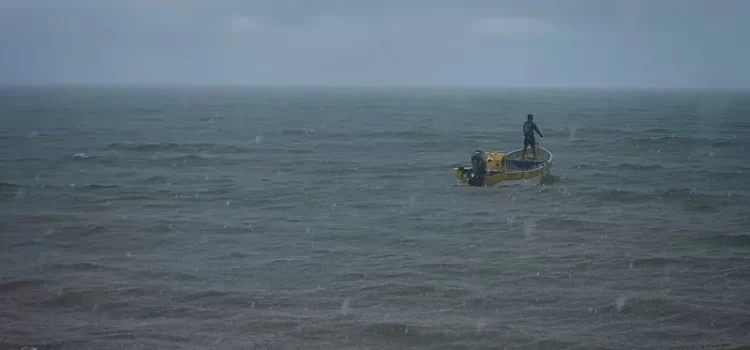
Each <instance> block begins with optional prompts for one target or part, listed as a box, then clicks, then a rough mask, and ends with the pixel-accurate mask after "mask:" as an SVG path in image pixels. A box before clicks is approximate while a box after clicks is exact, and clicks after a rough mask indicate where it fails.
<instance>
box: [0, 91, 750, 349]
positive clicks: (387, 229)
mask: <svg viewBox="0 0 750 350" xmlns="http://www.w3.org/2000/svg"><path fill="white" fill-rule="evenodd" d="M527 113H534V114H535V116H536V121H537V123H538V125H539V127H540V129H541V131H542V133H543V134H544V136H545V137H544V138H543V139H538V141H539V142H540V145H541V146H542V147H546V148H548V149H549V150H550V151H552V152H553V153H554V154H555V161H554V165H553V172H554V174H555V175H557V176H558V177H559V180H558V182H556V183H553V184H551V185H546V186H542V185H539V184H538V183H537V182H536V181H528V182H520V183H515V182H514V183H507V184H504V185H500V186H494V187H487V188H474V187H468V186H465V185H458V184H457V183H456V180H455V179H454V178H453V175H452V172H451V168H452V167H454V166H457V165H468V164H469V158H470V156H471V153H472V152H473V151H474V150H475V149H484V150H501V151H510V150H512V149H516V148H518V147H520V146H522V144H523V143H522V139H521V124H522V123H523V121H524V120H525V115H526V114H527ZM749 113H750V95H749V94H748V93H747V92H742V91H697V90H696V91H670V90H651V91H636V90H628V91H624V90H623V91H618V90H606V91H594V90H519V89H494V90H493V89H260V88H257V89H253V88H154V87H151V88H84V87H79V88H63V87H54V88H52V87H51V88H41V87H37V88H5V89H2V90H0V115H2V116H3V120H4V127H3V128H2V130H0V169H2V171H1V172H0V177H1V178H0V203H2V208H3V210H2V211H0V228H1V231H2V232H3V233H2V244H0V247H1V248H0V249H1V254H0V264H2V266H3V268H2V273H1V275H0V323H1V324H3V331H2V338H0V348H9V349H20V348H21V347H24V346H35V347H37V348H38V349H63V348H64V349H104V348H106V349H120V348H122V349H125V348H136V349H155V348H159V349H208V348H216V349H219V348H221V349H248V348H249V349H253V348H255V349H267V348H268V349H295V348H299V349H337V348H347V349H356V348H360V349H362V348H388V349H400V348H404V349H405V348H409V349H448V348H450V349H453V348H458V349H469V348H497V347H499V348H503V347H506V348H509V349H510V348H521V349H558V348H569V349H584V348H585V349H590V348H596V349H621V348H634V349H664V348H672V349H675V348H684V349H689V348H696V347H709V348H738V347H740V346H743V345H744V346H747V345H748V344H750V334H748V329H749V328H750V327H749V324H748V319H750V305H748V297H747V293H746V291H747V290H748V288H749V287H750V284H749V282H748V280H747V276H748V275H750V253H748V248H749V247H750V233H748V227H750V226H749V225H748V224H749V221H750V218H749V214H748V211H747V208H748V204H750V203H749V201H748V198H749V196H750V192H748V190H747V178H748V177H747V173H748V172H750V167H748V166H747V165H746V163H747V161H748V160H750V159H748V156H747V153H746V150H747V149H748V137H749V136H750V135H749V133H750V122H748V120H747V115H748V114H749Z"/></svg>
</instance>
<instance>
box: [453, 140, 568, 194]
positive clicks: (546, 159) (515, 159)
mask: <svg viewBox="0 0 750 350" xmlns="http://www.w3.org/2000/svg"><path fill="white" fill-rule="evenodd" d="M526 153H527V154H526V157H525V158H522V155H523V149H517V150H514V151H511V152H509V153H507V154H506V155H505V160H504V164H505V171H502V172H499V171H492V170H489V171H487V173H486V174H485V175H484V179H483V181H482V184H481V185H482V186H492V185H496V184H498V183H501V182H504V181H517V180H525V179H532V178H537V177H541V176H544V175H547V174H549V172H550V167H551V166H552V160H553V158H554V156H553V155H552V152H550V151H549V150H547V149H546V148H542V147H538V148H537V157H536V159H533V157H532V154H531V150H528V151H527V152H526ZM453 175H454V176H455V177H456V179H457V180H458V181H459V182H461V183H470V181H469V180H470V178H471V167H470V166H468V167H466V166H461V167H458V168H453Z"/></svg>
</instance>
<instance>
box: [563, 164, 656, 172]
mask: <svg viewBox="0 0 750 350" xmlns="http://www.w3.org/2000/svg"><path fill="white" fill-rule="evenodd" d="M575 169H584V170H588V169H611V170H638V171H644V170H663V169H665V168H664V166H663V165H660V164H633V163H619V164H614V165H597V164H590V163H582V164H578V165H576V166H575Z"/></svg>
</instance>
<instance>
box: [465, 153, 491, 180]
mask: <svg viewBox="0 0 750 350" xmlns="http://www.w3.org/2000/svg"><path fill="white" fill-rule="evenodd" d="M486 173H487V163H485V161H484V152H482V150H476V151H474V154H472V155H471V174H469V185H471V186H482V185H483V184H484V175H485V174H486Z"/></svg>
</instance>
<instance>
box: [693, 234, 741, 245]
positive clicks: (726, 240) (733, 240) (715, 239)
mask: <svg viewBox="0 0 750 350" xmlns="http://www.w3.org/2000/svg"><path fill="white" fill-rule="evenodd" d="M697 240H698V241H701V242H706V243H715V244H722V245H728V246H733V247H750V234H739V235H728V234H718V235H714V236H710V237H702V238H698V239H697Z"/></svg>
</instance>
